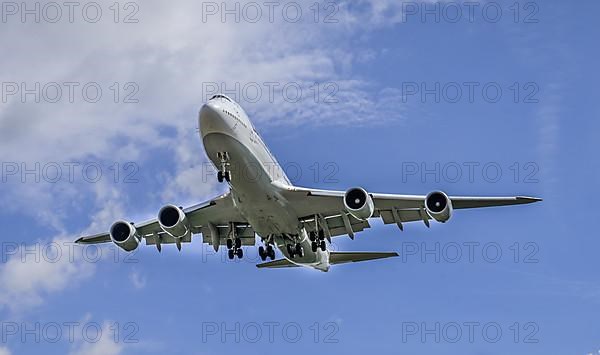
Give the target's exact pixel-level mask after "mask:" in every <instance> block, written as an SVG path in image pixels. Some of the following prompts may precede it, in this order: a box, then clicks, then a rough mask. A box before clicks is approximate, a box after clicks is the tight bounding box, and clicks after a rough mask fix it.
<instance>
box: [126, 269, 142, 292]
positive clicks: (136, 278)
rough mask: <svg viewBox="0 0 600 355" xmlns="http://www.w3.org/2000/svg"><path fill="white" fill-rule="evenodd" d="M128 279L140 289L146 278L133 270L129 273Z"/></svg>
mask: <svg viewBox="0 0 600 355" xmlns="http://www.w3.org/2000/svg"><path fill="white" fill-rule="evenodd" d="M129 280H130V281H131V284H132V285H133V287H134V288H136V289H138V290H141V289H143V288H144V287H146V278H145V277H143V276H142V275H140V273H139V272H137V271H133V272H132V273H130V274H129Z"/></svg>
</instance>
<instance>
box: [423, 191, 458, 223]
mask: <svg viewBox="0 0 600 355" xmlns="http://www.w3.org/2000/svg"><path fill="white" fill-rule="evenodd" d="M425 209H427V213H429V215H430V216H431V217H432V218H433V219H435V220H436V221H438V222H442V223H445V222H446V221H448V220H449V219H450V217H452V201H451V200H450V198H449V197H448V195H446V194H445V193H443V192H441V191H433V192H430V193H429V195H427V197H425Z"/></svg>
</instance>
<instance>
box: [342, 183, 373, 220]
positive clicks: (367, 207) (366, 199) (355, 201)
mask: <svg viewBox="0 0 600 355" xmlns="http://www.w3.org/2000/svg"><path fill="white" fill-rule="evenodd" d="M344 207H346V210H347V211H348V212H349V213H350V214H351V215H352V216H353V217H354V218H356V219H358V220H361V221H364V220H367V219H369V218H371V216H373V212H375V204H374V203H373V199H372V198H371V195H369V193H368V192H367V191H366V190H365V189H363V188H361V187H353V188H351V189H349V190H348V191H346V194H345V195H344Z"/></svg>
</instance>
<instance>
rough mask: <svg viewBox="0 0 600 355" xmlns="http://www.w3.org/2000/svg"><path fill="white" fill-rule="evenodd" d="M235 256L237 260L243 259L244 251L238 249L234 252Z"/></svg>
mask: <svg viewBox="0 0 600 355" xmlns="http://www.w3.org/2000/svg"><path fill="white" fill-rule="evenodd" d="M236 255H237V257H238V259H241V258H243V257H244V250H243V249H238V250H237V251H236Z"/></svg>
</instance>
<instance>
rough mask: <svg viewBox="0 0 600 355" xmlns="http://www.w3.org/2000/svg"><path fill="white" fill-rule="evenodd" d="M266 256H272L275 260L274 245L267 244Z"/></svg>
mask: <svg viewBox="0 0 600 355" xmlns="http://www.w3.org/2000/svg"><path fill="white" fill-rule="evenodd" d="M266 256H268V257H269V258H271V260H275V249H273V247H272V246H270V245H267V253H266ZM265 259H266V258H265Z"/></svg>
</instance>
